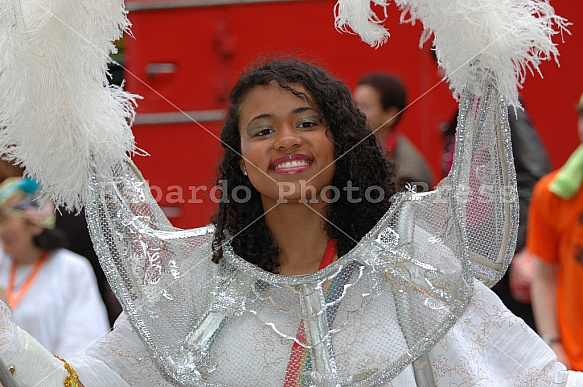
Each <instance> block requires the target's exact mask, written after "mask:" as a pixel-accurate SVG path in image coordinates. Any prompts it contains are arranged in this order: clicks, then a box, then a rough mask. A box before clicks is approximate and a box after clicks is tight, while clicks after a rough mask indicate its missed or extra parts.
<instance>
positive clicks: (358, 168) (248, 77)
mask: <svg viewBox="0 0 583 387" xmlns="http://www.w3.org/2000/svg"><path fill="white" fill-rule="evenodd" d="M271 82H277V84H278V85H279V86H280V87H282V88H283V89H286V90H289V91H290V92H291V93H294V94H295V95H298V96H299V97H301V98H303V99H305V100H306V101H308V102H309V103H311V104H312V106H313V107H314V108H315V109H316V110H317V111H318V112H319V113H320V114H321V115H322V117H323V119H324V122H326V123H327V124H328V130H329V131H330V133H331V134H332V138H333V141H334V157H335V159H336V170H335V174H334V177H333V178H332V181H331V183H330V184H331V185H332V186H335V187H338V188H340V192H341V195H340V198H339V200H336V201H334V202H332V203H329V204H328V207H327V209H326V218H327V220H329V222H326V223H325V226H324V227H325V232H326V234H327V236H328V237H329V238H333V239H336V241H337V242H336V248H337V253H338V255H343V254H346V253H347V252H348V251H349V250H350V249H352V248H353V247H354V246H355V245H356V242H355V241H358V240H360V239H361V238H362V237H363V236H364V235H366V233H367V232H368V231H369V230H370V229H371V228H372V227H373V226H374V225H375V224H376V222H377V221H378V219H380V217H381V216H382V215H383V214H384V213H385V212H386V210H387V209H388V208H389V205H390V201H389V199H390V197H391V196H392V194H393V193H394V192H396V185H395V183H394V182H393V177H394V167H393V165H392V164H391V163H390V162H389V161H388V160H387V159H386V157H385V156H384V151H383V150H382V148H381V147H380V145H379V144H378V143H377V140H376V138H375V136H374V134H373V133H372V129H371V128H370V127H369V126H367V124H366V117H365V116H364V114H362V113H361V112H360V111H359V110H358V109H357V108H356V105H355V103H354V101H353V99H352V96H351V94H350V90H349V89H348V87H347V86H346V85H345V84H343V83H342V82H340V81H338V80H336V79H334V78H333V77H331V76H330V75H329V74H328V73H326V72H325V71H324V70H323V69H321V68H319V67H316V66H314V65H312V64H309V63H306V62H301V61H298V60H295V59H293V60H283V59H277V60H268V61H267V62H264V63H262V64H260V65H258V66H256V67H254V68H252V69H251V70H247V71H245V72H243V74H242V75H241V77H240V79H239V81H238V82H237V84H236V85H235V87H234V88H233V89H232V90H231V93H230V94H229V101H230V103H231V106H230V108H229V111H228V115H227V120H226V122H225V125H224V127H223V130H222V134H221V140H222V144H223V148H224V156H223V158H222V160H221V162H220V164H219V178H218V181H217V184H218V185H222V188H223V189H222V190H221V192H222V194H223V195H224V196H223V197H222V198H221V199H222V200H220V203H219V209H218V211H217V213H216V214H215V215H214V216H213V223H214V225H215V234H214V239H213V262H215V263H218V262H219V260H220V259H221V257H222V255H223V250H222V245H223V243H224V242H225V241H226V240H227V239H228V238H230V237H231V236H234V238H233V239H232V242H231V245H232V246H233V249H234V251H235V252H236V253H237V254H238V255H239V256H241V257H242V258H244V259H245V260H247V261H248V262H250V263H253V264H255V265H257V266H259V267H261V268H262V269H264V270H267V271H270V272H273V273H277V272H278V268H279V256H280V251H279V248H278V246H277V243H276V241H275V240H274V238H273V235H272V233H271V230H270V229H269V227H268V226H267V223H266V222H265V218H264V217H263V216H262V215H263V206H262V203H261V198H260V195H259V192H258V191H257V190H256V189H255V188H254V187H253V186H252V185H251V183H250V181H249V179H248V178H247V177H246V176H244V175H243V173H242V171H241V138H240V132H239V125H238V123H239V109H240V106H241V103H242V102H243V101H244V100H245V97H246V96H247V94H248V93H249V92H250V91H251V90H252V89H253V88H254V87H256V86H259V85H267V84H269V83H271ZM295 85H302V86H303V87H304V88H305V89H306V90H307V91H308V92H309V94H310V96H311V98H312V101H313V102H312V101H310V100H309V96H307V95H304V94H302V93H299V92H298V91H297V90H296V89H294V86H295ZM227 181H228V184H224V183H225V182H227ZM348 181H351V183H348ZM349 184H352V186H353V187H359V190H358V191H352V192H351V193H350V194H349V193H348V190H344V189H342V188H343V187H347V186H348V185H349ZM373 185H375V186H378V187H380V192H382V193H384V198H382V200H381V197H378V198H375V199H377V200H366V198H365V191H366V188H368V187H370V186H373ZM237 186H246V187H247V188H249V190H250V191H251V193H252V194H251V199H250V200H248V201H246V202H244V203H241V201H240V200H239V201H237V200H231V198H233V197H234V196H233V190H234V189H235V188H236V187H237ZM349 197H350V199H351V200H350V202H349V200H348V199H349ZM369 199H370V198H369ZM373 201H378V202H377V203H373Z"/></svg>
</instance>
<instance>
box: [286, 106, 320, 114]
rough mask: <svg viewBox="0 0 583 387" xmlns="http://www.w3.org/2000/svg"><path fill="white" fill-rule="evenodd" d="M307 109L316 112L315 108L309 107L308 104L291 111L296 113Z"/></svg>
mask: <svg viewBox="0 0 583 387" xmlns="http://www.w3.org/2000/svg"><path fill="white" fill-rule="evenodd" d="M307 110H313V111H314V113H317V111H316V109H314V108H313V107H310V106H303V107H299V108H295V109H293V110H292V111H291V112H292V113H293V114H297V113H303V112H305V111H307Z"/></svg>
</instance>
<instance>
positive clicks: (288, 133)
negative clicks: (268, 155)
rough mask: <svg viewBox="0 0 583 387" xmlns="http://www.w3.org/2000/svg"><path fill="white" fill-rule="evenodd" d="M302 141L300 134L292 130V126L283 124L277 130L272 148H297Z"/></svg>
mask: <svg viewBox="0 0 583 387" xmlns="http://www.w3.org/2000/svg"><path fill="white" fill-rule="evenodd" d="M302 142H303V140H302V136H301V134H300V133H298V132H297V131H296V130H294V128H291V127H289V126H288V125H285V126H283V127H282V128H281V129H280V130H279V133H278V135H277V137H276V140H275V143H274V148H275V149H277V150H286V149H292V148H297V147H299V146H300V145H302Z"/></svg>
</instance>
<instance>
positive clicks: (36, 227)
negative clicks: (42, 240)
mask: <svg viewBox="0 0 583 387" xmlns="http://www.w3.org/2000/svg"><path fill="white" fill-rule="evenodd" d="M27 225H28V228H29V230H30V232H31V233H32V235H33V236H35V237H36V236H39V235H40V234H42V233H43V231H44V230H45V229H44V227H42V226H39V225H37V224H34V223H27Z"/></svg>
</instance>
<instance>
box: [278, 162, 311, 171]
mask: <svg viewBox="0 0 583 387" xmlns="http://www.w3.org/2000/svg"><path fill="white" fill-rule="evenodd" d="M309 164H310V163H308V161H307V160H294V161H286V162H285V163H281V164H279V165H278V166H277V167H275V169H279V168H294V167H301V166H303V165H309Z"/></svg>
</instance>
